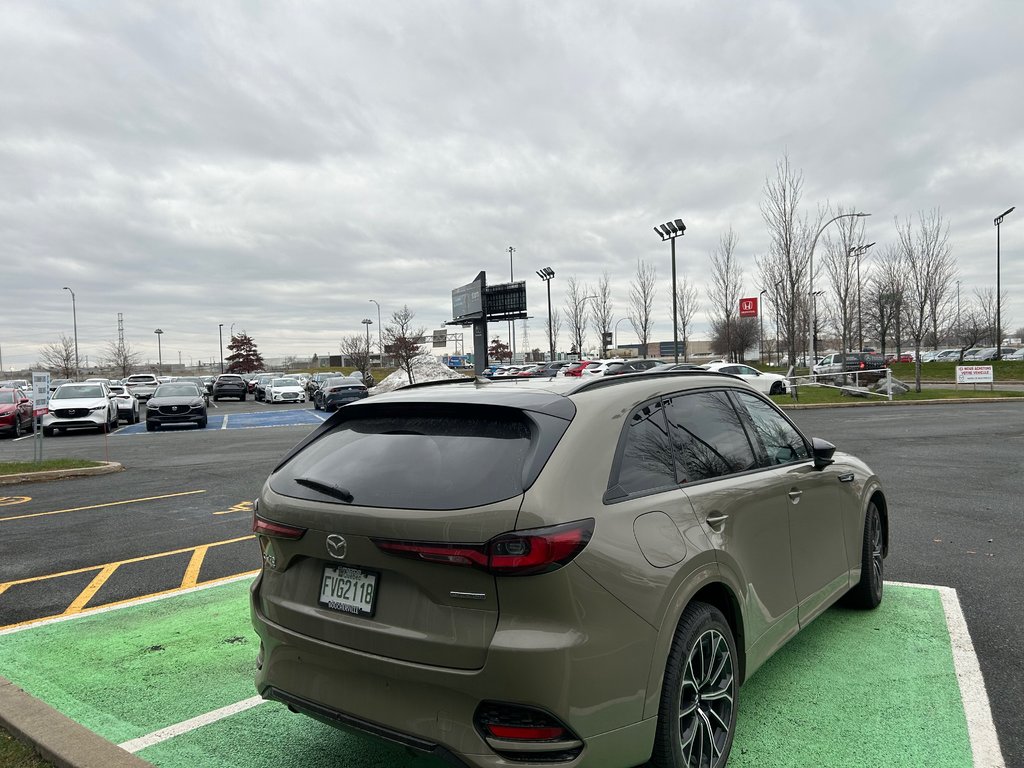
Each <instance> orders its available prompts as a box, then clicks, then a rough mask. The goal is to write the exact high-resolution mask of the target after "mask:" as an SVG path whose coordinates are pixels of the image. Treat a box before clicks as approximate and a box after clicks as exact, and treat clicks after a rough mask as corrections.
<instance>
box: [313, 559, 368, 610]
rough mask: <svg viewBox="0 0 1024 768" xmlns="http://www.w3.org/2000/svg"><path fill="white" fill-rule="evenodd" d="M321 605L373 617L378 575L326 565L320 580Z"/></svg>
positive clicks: (357, 569) (359, 569)
mask: <svg viewBox="0 0 1024 768" xmlns="http://www.w3.org/2000/svg"><path fill="white" fill-rule="evenodd" d="M320 605H322V606H325V607H327V608H330V609H332V610H335V611H343V612H344V613H352V614H355V615H357V616H373V613H374V610H376V605H377V574H376V573H374V572H373V571H364V570H362V569H361V568H350V567H348V566H343V565H339V566H334V565H325V566H324V575H323V578H322V579H321V580H320Z"/></svg>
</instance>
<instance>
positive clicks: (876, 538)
mask: <svg viewBox="0 0 1024 768" xmlns="http://www.w3.org/2000/svg"><path fill="white" fill-rule="evenodd" d="M884 542H885V537H884V536H883V535H882V514H881V512H879V511H878V506H877V505H876V504H875V502H873V501H872V502H870V503H869V504H868V510H867V512H866V513H865V515H864V541H863V542H862V543H861V556H860V557H861V560H860V581H858V582H857V584H855V585H854V587H853V589H851V590H850V591H849V592H847V593H846V600H845V602H846V604H847V605H849V606H850V607H852V608H862V609H864V610H871V609H873V608H877V607H878V606H879V604H880V603H881V602H882V592H883V590H884V587H885V546H884Z"/></svg>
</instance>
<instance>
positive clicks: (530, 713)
mask: <svg viewBox="0 0 1024 768" xmlns="http://www.w3.org/2000/svg"><path fill="white" fill-rule="evenodd" d="M473 721H474V723H475V725H476V727H477V730H478V731H479V732H480V734H481V735H482V736H483V737H484V739H485V740H486V741H487V743H488V745H489V746H490V747H491V748H492V749H494V750H495V751H496V752H497V753H498V754H499V755H501V756H502V757H505V758H507V759H509V760H512V761H515V762H520V761H523V760H526V761H528V762H543V763H561V762H568V761H570V760H573V759H575V758H576V757H578V756H579V754H580V752H582V750H583V742H582V741H581V740H580V738H579V737H578V736H577V735H576V734H575V733H573V732H572V731H571V730H570V729H569V728H568V727H567V726H566V725H565V724H564V723H562V722H561V721H560V720H558V718H556V717H555V716H554V715H551V714H549V713H547V712H545V711H544V710H541V709H535V708H534V707H526V706H523V705H521V704H508V703H505V702H496V701H485V702H482V703H481V704H480V706H478V707H477V710H476V713H475V714H474V716H473ZM520 745H521V746H520Z"/></svg>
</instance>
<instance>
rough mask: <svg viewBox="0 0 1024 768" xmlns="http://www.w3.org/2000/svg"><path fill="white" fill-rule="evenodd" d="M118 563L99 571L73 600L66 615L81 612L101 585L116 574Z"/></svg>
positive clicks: (65, 612)
mask: <svg viewBox="0 0 1024 768" xmlns="http://www.w3.org/2000/svg"><path fill="white" fill-rule="evenodd" d="M117 565H118V564H117V563H113V564H111V565H107V566H104V567H103V568H102V569H101V570H100V572H99V573H97V574H96V575H95V576H94V577H93V580H92V581H90V582H89V586H87V587H86V588H85V589H83V590H82V591H81V592H80V593H79V595H78V597H76V598H75V599H74V601H72V603H71V605H69V606H68V607H67V610H66V611H64V615H67V614H69V613H81V612H82V609H83V608H85V605H86V603H88V602H89V601H90V600H92V598H93V596H94V595H95V594H96V593H97V592H99V591H100V587H102V586H103V585H104V584H106V583H107V579H109V578H110V577H111V576H113V575H114V571H116V570H117Z"/></svg>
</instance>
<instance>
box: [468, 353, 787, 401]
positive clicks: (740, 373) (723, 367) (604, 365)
mask: <svg viewBox="0 0 1024 768" xmlns="http://www.w3.org/2000/svg"><path fill="white" fill-rule="evenodd" d="M669 371H714V372H716V373H728V374H730V375H732V376H737V377H739V378H741V379H743V380H744V381H746V382H747V383H749V384H750V385H751V386H753V387H754V388H755V389H757V390H758V391H759V392H764V393H765V394H767V395H781V394H785V393H786V383H787V379H786V377H785V376H780V375H779V374H777V373H769V372H766V371H759V370H758V369H756V368H754V367H753V366H750V365H745V364H743V363H730V362H727V361H725V360H716V361H712V362H708V363H703V364H700V365H698V364H697V363H666V362H664V361H663V360H658V359H656V358H646V359H642V360H625V359H623V358H612V359H609V360H577V361H572V362H569V361H564V360H558V361H555V362H551V363H536V364H533V365H526V366H494V367H493V368H492V370H491V371H490V373H489V374H488V376H489V377H490V378H492V379H505V378H550V377H552V376H570V377H571V376H576V377H580V378H590V377H593V376H619V375H622V374H627V373H665V372H669Z"/></svg>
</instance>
